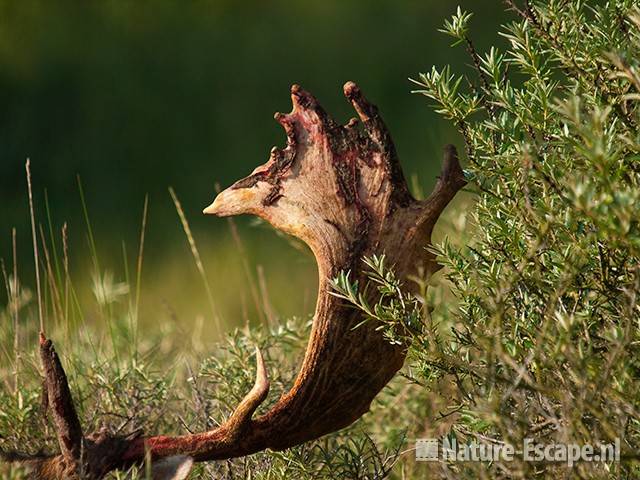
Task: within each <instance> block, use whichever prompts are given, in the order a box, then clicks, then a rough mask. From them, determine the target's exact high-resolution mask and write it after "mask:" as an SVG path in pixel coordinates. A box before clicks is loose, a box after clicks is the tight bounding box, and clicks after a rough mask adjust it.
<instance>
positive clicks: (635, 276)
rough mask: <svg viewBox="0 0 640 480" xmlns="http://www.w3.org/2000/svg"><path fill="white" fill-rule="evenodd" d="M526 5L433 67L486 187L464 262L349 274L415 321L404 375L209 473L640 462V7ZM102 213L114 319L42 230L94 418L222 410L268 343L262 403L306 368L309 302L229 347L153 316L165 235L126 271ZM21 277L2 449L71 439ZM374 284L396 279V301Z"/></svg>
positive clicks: (454, 470) (473, 177) (506, 472)
mask: <svg viewBox="0 0 640 480" xmlns="http://www.w3.org/2000/svg"><path fill="white" fill-rule="evenodd" d="M507 4H508V5H509V7H510V8H511V9H512V10H513V12H514V16H515V20H514V21H513V22H512V23H510V24H508V25H505V26H504V28H503V30H502V31H501V32H500V35H501V37H502V38H503V39H505V40H506V42H507V45H508V46H507V48H506V49H500V48H497V47H494V48H491V49H490V50H489V51H488V52H486V53H481V52H477V51H476V48H475V46H474V43H473V41H472V36H471V35H470V33H469V32H470V22H471V18H472V17H471V15H470V14H469V13H466V12H463V11H458V12H457V13H456V14H455V15H454V16H453V18H452V19H451V20H449V21H447V22H446V23H445V26H444V29H443V31H444V33H446V34H448V35H450V36H451V37H452V38H453V39H454V43H455V44H456V45H461V46H462V47H464V48H465V49H467V50H468V52H469V54H470V56H471V63H472V68H473V70H472V73H471V74H469V75H463V76H458V75H456V74H455V73H453V70H452V68H450V67H445V68H442V69H437V68H434V69H432V70H431V71H430V72H429V73H426V74H422V75H420V76H419V78H417V79H416V80H414V82H415V84H416V85H417V90H416V93H419V94H422V95H424V96H426V97H428V99H429V100H430V101H432V102H435V104H436V108H437V111H438V112H439V113H441V114H442V115H444V116H445V117H446V118H447V119H449V120H450V121H451V122H453V123H454V124H455V126H456V127H457V128H458V129H459V131H460V134H461V138H462V139H463V141H464V145H465V151H466V160H467V168H466V175H467V176H468V178H469V181H470V183H469V186H468V189H467V190H468V192H469V195H470V196H471V197H472V206H471V207H470V208H467V209H464V210H462V209H461V210H458V211H455V212H450V213H449V215H450V218H452V220H451V221H450V223H449V225H448V226H447V228H446V230H447V233H448V236H447V237H446V238H445V239H444V240H442V241H441V242H439V243H437V244H436V245H435V246H434V247H432V251H433V252H434V253H435V254H437V255H438V258H439V260H440V261H441V263H442V264H443V265H444V266H445V269H444V270H443V272H442V273H439V274H437V275H436V276H434V277H433V278H432V279H430V282H431V286H432V288H427V286H428V284H427V283H426V281H425V280H424V279H418V278H415V279H408V280H405V281H404V282H403V281H400V280H399V279H397V278H396V277H395V275H394V274H393V265H387V264H385V258H384V255H382V252H381V255H380V256H376V257H373V258H369V259H365V260H366V262H365V268H367V269H368V271H369V273H370V276H369V279H370V282H369V284H368V285H356V284H353V283H351V281H350V276H349V274H348V272H343V273H342V274H341V275H339V276H338V277H337V278H336V279H335V282H334V287H335V294H336V295H338V296H340V297H342V298H343V299H344V300H345V302H349V303H351V304H353V307H354V308H359V309H360V310H362V312H363V321H369V322H378V323H379V324H380V330H381V334H384V335H386V337H387V338H388V339H389V341H392V342H404V341H405V340H406V339H407V338H409V339H411V340H412V343H411V346H410V348H409V355H408V360H407V363H406V366H405V368H404V370H403V371H402V374H401V375H399V376H398V377H397V378H396V379H395V380H394V381H393V382H392V383H391V384H390V385H389V386H388V387H387V388H386V389H385V390H384V391H383V392H382V393H381V394H380V395H379V396H378V398H377V399H376V401H375V402H374V405H373V407H372V411H371V412H370V413H369V414H367V415H365V416H364V417H363V418H362V419H361V420H359V421H358V422H356V423H355V424H354V425H353V426H352V427H350V428H348V429H345V430H343V431H341V432H338V433H335V434H332V435H329V436H326V437H324V438H323V439H320V440H318V441H315V442H311V443H309V444H306V445H303V446H300V447H297V448H294V449H290V450H287V451H284V452H263V453H260V454H256V455H253V456H250V457H247V458H242V459H235V460H229V461H225V462H213V463H210V464H205V465H199V466H197V467H196V470H195V472H194V474H193V478H265V479H279V478H291V477H297V478H309V479H311V478H313V479H321V478H326V479H333V478H359V479H365V478H369V479H373V478H383V477H390V478H433V477H437V478H523V479H524V478H533V477H541V478H550V477H555V476H557V475H563V476H566V477H576V478H634V477H637V476H639V475H640V470H639V468H638V466H637V459H638V453H637V452H638V448H639V447H640V424H639V419H640V415H639V414H638V408H639V407H640V405H639V399H640V396H639V392H640V364H639V363H638V358H640V357H639V353H640V352H639V350H638V347H639V345H640V338H639V328H640V324H639V323H638V319H639V318H640V307H639V306H638V301H637V298H638V294H639V293H640V231H639V224H638V205H639V202H640V169H639V167H638V166H639V165H640V163H639V162H638V159H639V153H640V134H639V131H638V122H640V118H639V115H638V102H639V100H640V74H639V73H638V68H639V55H638V53H639V52H640V33H639V32H640V8H639V6H638V5H637V2H635V1H632V0H613V1H607V2H585V1H582V0H552V1H548V2H533V1H529V0H526V1H525V2H524V3H523V4H522V5H519V4H516V3H515V2H513V1H508V2H507ZM174 200H175V196H174ZM176 206H177V208H178V210H179V211H180V208H179V202H177V201H176ZM145 211H146V208H145ZM143 217H145V218H146V215H144V216H143ZM183 223H184V222H183ZM87 224H88V225H89V220H88V216H87ZM144 224H145V221H143V225H144ZM185 230H186V231H187V235H188V236H190V234H189V232H188V228H185ZM88 232H89V235H88V237H89V243H90V246H91V248H90V251H91V252H92V258H93V264H94V276H93V280H92V281H93V285H94V293H95V307H96V308H95V310H96V311H97V312H98V313H97V314H96V316H97V318H98V319H99V320H100V321H99V322H95V321H94V322H88V321H86V318H85V314H84V313H83V308H82V306H81V305H80V302H79V301H78V300H77V298H76V297H75V295H74V281H72V279H71V278H70V276H69V272H68V268H67V266H68V253H69V252H68V251H67V249H66V247H65V243H64V240H62V241H58V242H54V238H56V236H55V235H54V234H53V232H49V236H48V237H47V236H46V235H45V233H46V232H40V233H39V234H38V235H37V237H38V238H39V243H40V245H41V249H40V253H41V256H40V263H41V266H42V268H41V273H42V279H43V280H42V285H43V298H44V306H45V309H44V311H45V313H46V315H45V316H46V320H47V322H46V326H47V333H48V334H49V335H50V336H51V337H52V338H54V339H56V340H57V343H58V345H59V350H60V353H61V354H62V355H63V361H64V363H65V367H66V368H67V371H68V373H69V375H70V380H71V385H72V386H73V389H74V392H73V393H74V395H75V397H76V402H77V405H78V406H79V409H80V416H81V418H82V419H83V421H84V425H85V426H86V428H87V429H97V428H100V427H102V426H104V427H105V428H111V429H114V430H119V431H135V430H136V429H140V428H142V429H144V430H145V431H148V432H157V433H160V432H162V433H177V432H188V431H198V430H204V429H206V428H209V427H211V426H212V425H215V424H216V423H218V422H221V421H222V420H223V419H224V418H226V416H228V414H229V413H230V411H231V410H232V408H233V407H234V406H235V405H236V403H237V402H238V401H239V400H240V399H241V398H242V396H243V395H244V393H245V392H246V391H247V390H248V389H249V388H250V386H251V383H252V381H253V371H254V368H255V365H254V358H252V353H251V352H252V351H253V346H254V345H258V346H259V347H260V348H261V349H262V351H263V352H264V353H265V357H266V363H267V365H268V367H269V370H270V376H271V379H272V384H273V387H272V390H271V393H270V396H269V399H268V400H267V401H266V402H265V403H264V405H263V406H262V407H261V408H262V409H266V408H268V407H269V405H271V404H272V403H273V402H275V400H276V399H277V398H278V397H279V395H280V394H281V393H282V392H283V391H285V390H286V389H287V387H288V386H290V384H291V381H292V379H293V377H294V375H295V373H296V369H297V366H298V362H299V359H300V358H301V355H302V352H303V350H304V346H305V343H306V339H307V338H308V331H309V326H310V320H309V319H307V318H294V319H288V320H286V319H276V321H274V322H265V324H263V325H261V326H259V327H256V326H248V325H247V326H246V327H245V328H243V329H239V330H235V331H234V332H232V333H231V334H229V335H227V336H226V337H225V339H224V340H223V341H221V342H220V343H219V344H218V345H216V346H215V347H211V348H210V349H209V350H208V351H204V350H199V349H196V350H194V349H192V348H189V347H188V346H185V345H184V343H180V342H178V339H177V337H179V335H178V334H177V332H176V330H175V329H176V328H177V327H176V325H175V324H169V323H167V324H159V325H157V326H156V328H154V329H153V330H150V329H149V330H145V331H140V328H139V327H138V318H137V317H138V313H137V305H138V299H139V295H140V289H141V288H143V287H141V286H140V282H139V279H140V275H139V271H140V269H141V268H142V258H143V245H144V241H143V240H144V235H141V242H140V248H139V252H140V253H139V256H138V258H139V260H138V262H137V263H136V265H134V266H133V267H132V268H131V269H129V268H125V271H126V275H125V281H124V282H116V281H114V280H113V277H112V276H111V275H110V274H108V272H107V270H106V269H104V266H103V265H101V264H100V262H99V261H98V258H97V254H96V253H95V250H96V249H95V239H94V238H93V236H92V235H91V229H90V228H88ZM142 232H144V227H143V229H142ZM62 238H63V239H64V235H63V236H62ZM190 240H191V238H190ZM56 243H57V244H56ZM192 247H193V248H192V251H193V253H194V258H195V259H196V261H198V255H197V248H196V247H195V242H193V245H192ZM198 268H200V266H198ZM129 272H131V275H130V274H129ZM3 276H4V283H5V285H6V287H7V291H8V298H9V302H8V304H7V305H6V308H5V309H4V310H2V311H1V313H0V355H2V363H0V448H2V449H13V448H16V447H17V446H18V447H19V448H20V449H21V450H23V451H25V452H30V453H34V452H37V451H39V450H41V449H43V450H48V451H51V450H55V448H56V445H55V439H54V437H53V431H52V429H51V427H50V426H49V425H48V424H47V420H46V419H43V416H42V414H41V409H40V405H39V402H40V389H41V381H40V375H39V362H38V360H37V358H36V355H35V351H36V349H35V346H36V342H37V340H36V338H37V331H38V319H37V306H36V302H35V300H36V298H35V297H36V295H35V294H34V293H33V292H32V291H31V290H29V289H27V288H25V287H24V286H22V285H21V284H20V282H19V280H18V275H17V270H16V269H14V263H12V262H10V261H9V262H5V263H3ZM203 277H204V278H206V276H205V275H204V274H203ZM365 289H367V291H368V292H369V293H370V292H372V291H374V290H375V291H376V292H377V293H378V296H379V299H378V301H377V302H376V303H373V304H372V303H369V302H368V301H367V299H368V298H369V295H365V294H364V293H363V292H364V291H365ZM271 313H272V312H271ZM212 315H214V313H212ZM422 437H435V438H442V437H446V438H448V439H449V440H450V441H451V440H453V439H456V440H457V442H458V443H459V444H464V443H466V442H471V441H475V442H481V443H485V444H489V445H504V444H505V443H508V444H512V445H515V446H516V447H522V445H523V444H524V441H525V439H531V440H533V441H536V442H540V443H543V444H551V443H554V442H556V443H575V444H578V445H587V444H589V445H600V444H611V443H614V442H616V441H619V445H620V450H621V458H620V459H619V461H618V460H607V461H598V462H580V463H578V464H577V465H575V466H573V467H571V468H569V467H568V466H567V465H566V463H562V462H546V461H538V462H529V461H524V459H523V458H522V456H521V455H516V456H515V458H514V459H513V460H511V461H506V460H503V459H497V460H494V461H491V462H488V461H487V462H459V461H451V460H444V459H440V460H439V461H437V462H429V463H420V462H415V461H413V446H414V440H415V439H416V438H422ZM9 468H10V467H5V470H6V469H9ZM21 475H22V474H21V473H20V472H15V471H14V472H9V471H8V470H7V472H6V473H3V478H10V479H17V478H24V477H21ZM119 475H120V476H119V477H118V474H114V478H124V477H123V476H122V474H119ZM132 475H133V478H145V476H146V473H145V471H144V469H143V470H142V471H140V472H137V473H132Z"/></svg>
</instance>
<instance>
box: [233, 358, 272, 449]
mask: <svg viewBox="0 0 640 480" xmlns="http://www.w3.org/2000/svg"><path fill="white" fill-rule="evenodd" d="M269 387H270V383H269V374H268V372H267V368H266V366H265V364H264V358H263V357H262V352H260V349H259V348H258V347H257V346H256V381H255V383H254V384H253V388H252V389H251V390H250V391H249V393H247V394H246V395H245V397H244V398H243V399H242V401H241V402H240V403H239V404H238V406H237V407H236V409H235V410H234V411H233V413H232V414H231V417H229V420H227V422H226V426H227V427H228V428H229V438H237V437H238V436H240V435H241V434H242V432H243V431H244V429H245V428H246V427H247V425H248V424H249V422H250V421H251V416H252V415H253V413H254V412H255V411H256V409H257V408H258V407H259V406H260V404H261V403H262V402H264V400H265V399H266V398H267V395H268V394H269Z"/></svg>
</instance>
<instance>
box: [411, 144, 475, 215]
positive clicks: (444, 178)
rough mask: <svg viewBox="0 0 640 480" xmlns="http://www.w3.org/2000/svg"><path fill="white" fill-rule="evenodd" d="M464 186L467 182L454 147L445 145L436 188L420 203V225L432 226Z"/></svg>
mask: <svg viewBox="0 0 640 480" xmlns="http://www.w3.org/2000/svg"><path fill="white" fill-rule="evenodd" d="M466 184H467V181H466V179H465V178H464V171H463V170H462V167H461V166H460V161H459V160H458V151H457V150H456V147H454V146H453V145H445V147H444V155H443V159H442V168H441V169H440V176H439V177H438V181H437V182H436V186H435V187H434V189H433V192H431V195H429V197H428V198H427V199H426V200H423V201H422V202H421V204H422V206H423V213H422V215H421V219H420V223H428V222H431V226H433V224H435V222H436V221H437V220H438V218H439V217H440V214H441V213H442V211H443V210H444V209H445V208H446V206H447V205H448V204H449V202H450V201H451V200H452V199H453V197H454V196H455V195H456V193H458V191H460V189H461V188H462V187H464V186H465V185H466Z"/></svg>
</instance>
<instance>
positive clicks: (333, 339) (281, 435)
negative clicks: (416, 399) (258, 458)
mask: <svg viewBox="0 0 640 480" xmlns="http://www.w3.org/2000/svg"><path fill="white" fill-rule="evenodd" d="M344 93H345V96H346V97H347V99H348V100H349V101H350V102H351V104H352V105H353V107H354V109H355V111H356V112H357V115H358V117H359V119H355V118H354V119H352V120H351V121H349V122H348V124H346V125H340V124H337V123H336V122H334V120H333V119H332V118H331V117H330V116H329V115H328V114H327V113H326V112H325V111H324V110H323V108H322V107H321V106H320V105H319V103H318V102H317V100H316V99H315V98H314V97H313V96H312V95H311V94H309V93H308V92H305V91H304V90H302V89H301V88H300V87H299V86H297V85H294V86H293V87H292V89H291V99H292V102H293V110H292V111H291V112H290V113H288V114H279V113H278V114H276V116H275V118H276V120H277V121H278V122H279V123H280V124H281V125H282V126H283V127H284V129H285V132H286V134H287V145H286V147H285V148H282V149H280V148H276V147H274V148H273V149H272V150H271V155H270V157H269V160H268V161H267V162H266V163H265V164H264V165H262V166H260V167H258V168H256V169H255V170H254V171H253V173H252V174H251V175H249V176H248V177H246V178H244V179H242V180H240V181H238V182H236V183H235V184H233V185H232V186H231V187H229V188H228V189H226V190H224V191H223V192H221V193H220V194H219V195H218V196H217V198H216V199H215V201H214V202H213V204H211V206H209V207H208V208H206V209H205V211H204V212H205V213H207V214H214V215H218V216H229V215H238V214H252V215H257V216H259V217H261V218H263V219H265V220H267V221H268V222H270V223H271V224H272V225H273V226H274V227H275V228H277V229H279V230H282V231H284V232H286V233H288V234H291V235H294V236H296V237H298V238H300V239H301V240H303V241H304V242H305V243H306V244H307V245H309V247H310V248H311V250H312V251H313V254H314V256H315V258H316V261H317V264H318V275H319V290H318V298H317V304H316V310H315V316H314V321H313V328H312V331H311V336H310V339H309V343H308V346H307V351H306V354H305V356H304V359H303V361H302V366H301V368H300V372H299V374H298V376H297V378H296V380H295V382H294V384H293V386H292V388H291V390H290V391H289V392H288V393H286V394H285V395H283V396H282V397H281V398H280V400H279V401H278V402H277V403H276V404H275V405H274V406H273V407H272V408H271V409H270V410H269V411H268V412H267V413H266V414H264V415H262V416H259V417H257V418H255V419H254V418H252V415H253V413H254V411H255V410H256V408H257V406H258V405H259V404H260V403H261V402H262V401H263V400H264V399H265V398H266V395H267V392H268V388H269V382H268V379H267V373H266V369H265V367H264V363H263V361H262V357H261V355H260V353H259V352H257V354H256V356H257V364H258V366H257V375H256V383H255V386H254V387H253V389H252V390H251V392H250V393H249V394H248V395H247V396H246V397H245V399H244V400H243V401H242V402H241V403H240V405H239V406H238V407H237V409H236V410H235V412H234V413H233V414H232V416H231V417H230V418H229V420H228V421H227V422H226V423H224V424H223V425H222V426H220V427H218V428H216V429H214V430H212V431H209V432H204V433H197V434H190V435H183V436H177V437H166V436H151V437H137V438H115V437H111V436H109V435H107V434H98V435H94V436H92V437H89V438H85V437H83V436H82V431H81V428H80V423H79V422H78V421H77V418H75V411H74V410H73V408H72V407H73V404H72V403H70V404H69V405H70V407H69V408H66V407H65V408H62V409H58V408H54V410H56V411H58V412H59V413H57V414H56V413H54V417H56V416H57V417H61V418H57V417H56V418H54V419H55V420H56V427H57V428H58V438H59V440H60V446H61V452H62V453H61V454H60V455H59V456H57V457H51V458H44V459H31V460H27V461H26V462H27V464H28V465H31V466H32V468H33V469H34V471H36V472H39V473H38V475H40V476H39V478H41V479H45V478H46V479H61V478H70V477H69V475H71V474H77V473H78V472H80V471H81V470H82V471H83V472H84V475H85V478H87V477H88V478H92V479H99V478H102V477H103V476H104V475H105V474H106V473H107V472H108V471H111V470H114V469H122V468H126V467H128V466H130V465H132V464H136V463H141V462H143V461H144V459H145V455H150V458H152V459H153V460H154V462H155V463H154V465H155V466H157V469H156V470H154V471H155V472H156V473H155V478H157V479H160V478H185V477H184V476H180V475H181V473H180V472H188V470H189V468H190V462H192V461H196V462H198V461H207V460H216V459H224V458H231V457H237V456H242V455H248V454H251V453H254V452H257V451H260V450H264V449H267V448H271V449H285V448H288V447H292V446H295V445H298V444H300V443H303V442H306V441H309V440H312V439H315V438H318V437H320V436H322V435H325V434H327V433H329V432H333V431H336V430H339V429H341V428H343V427H346V426H347V425H349V424H351V423H352V422H353V421H355V420H356V419H358V418H359V417H360V416H361V415H363V414H364V413H365V412H367V410H368V409H369V406H370V404H371V401H372V400H373V398H374V397H375V396H376V394H377V393H378V392H379V391H380V390H381V389H382V388H383V387H384V386H385V385H386V384H387V383H388V382H389V380H390V379H391V378H392V377H393V376H394V374H395V373H396V372H397V371H398V370H399V369H400V368H401V367H402V364H403V362H404V358H405V353H406V346H403V345H392V344H391V343H389V342H388V341H387V340H386V339H385V338H384V336H383V334H382V333H381V332H380V331H377V330H376V329H377V325H375V324H374V323H372V322H367V323H364V324H362V325H361V326H360V327H359V328H355V329H354V327H355V326H356V325H357V324H359V323H361V318H360V315H361V314H360V313H359V312H358V311H356V310H354V309H352V308H349V307H348V306H346V305H344V303H343V301H341V300H340V299H338V298H336V297H335V296H333V295H331V294H330V292H331V288H332V287H331V280H332V278H334V277H335V276H336V275H337V274H338V273H339V272H340V271H343V270H344V271H346V270H350V271H351V272H352V275H353V276H352V279H353V280H360V282H364V281H365V279H364V278H363V277H362V274H361V273H359V272H360V271H361V259H362V257H364V256H371V255H373V254H382V253H384V254H385V255H386V257H387V259H388V261H389V263H390V264H391V265H393V266H394V269H395V273H396V274H397V275H398V276H399V278H406V277H407V276H409V275H412V274H415V273H417V272H418V271H422V272H428V273H429V272H434V271H435V270H437V268H438V267H437V264H436V262H435V258H434V257H433V255H432V254H431V253H429V252H428V251H427V250H425V247H426V246H427V245H428V244H429V242H430V240H431V232H432V230H433V226H434V224H435V223H436V221H437V220H438V218H439V216H440V214H441V213H442V211H443V210H444V208H445V207H446V205H447V204H448V203H449V202H450V201H451V199H452V198H453V197H454V196H455V194H456V193H457V192H458V191H459V190H460V189H461V188H462V187H463V186H464V185H465V180H464V177H463V172H462V169H461V168H460V165H459V163H458V159H457V155H456V152H455V149H454V148H453V147H452V146H448V147H446V149H445V158H444V164H443V167H442V171H441V175H440V177H439V179H438V182H437V184H436V186H435V189H434V191H433V192H432V194H431V195H430V196H429V198H427V199H426V200H424V201H417V200H415V199H414V198H413V197H412V196H411V194H410V193H409V190H408V188H407V184H406V181H405V179H404V176H403V173H402V169H401V167H400V163H399V160H398V156H397V153H396V149H395V146H394V145H393V142H392V140H391V136H390V134H389V132H388V130H387V128H386V126H385V124H384V122H383V121H382V118H381V117H380V115H379V113H378V110H377V108H376V107H375V106H374V105H372V104H371V103H369V102H368V101H367V100H366V99H365V98H364V96H363V95H362V92H361V91H360V89H359V88H358V87H357V86H356V85H355V84H354V83H352V82H348V83H347V84H346V85H345V86H344ZM41 348H42V349H43V351H44V352H45V353H46V352H48V353H47V354H46V355H45V354H43V362H44V363H45V371H46V372H47V378H46V380H47V384H48V385H49V388H48V391H49V397H50V404H52V399H51V397H53V401H54V402H55V401H58V402H59V403H60V402H61V403H60V404H61V405H63V406H64V405H67V403H68V402H66V401H64V399H63V397H65V395H67V396H68V395H69V394H68V387H66V378H64V372H62V369H61V367H60V366H59V361H58V360H57V357H56V356H55V352H54V351H53V347H52V345H51V344H50V342H48V341H46V340H43V346H42V347H41ZM47 363H49V364H50V365H54V367H55V365H57V367H55V368H53V367H50V368H49V367H47ZM58 367H59V368H58ZM50 371H51V372H53V373H51V374H50V373H49V372H50ZM56 372H57V373H56ZM52 385H54V387H52ZM62 385H63V386H64V387H63V386H62ZM56 392H57V393H56ZM60 392H62V393H60ZM65 392H66V393H65ZM56 399H57V400H56ZM68 400H69V402H70V396H69V397H68ZM52 406H54V404H52ZM67 406H68V405H67ZM67 430H68V431H70V432H71V433H70V434H69V435H66V434H64V432H66V431H67ZM60 432H63V434H62V435H61V433H60ZM23 460H24V459H23ZM161 467H164V468H165V469H164V470H162V468H161ZM161 472H171V473H169V474H166V473H161ZM186 474H187V473H185V475H186ZM65 475H67V476H65ZM168 475H173V476H168Z"/></svg>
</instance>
